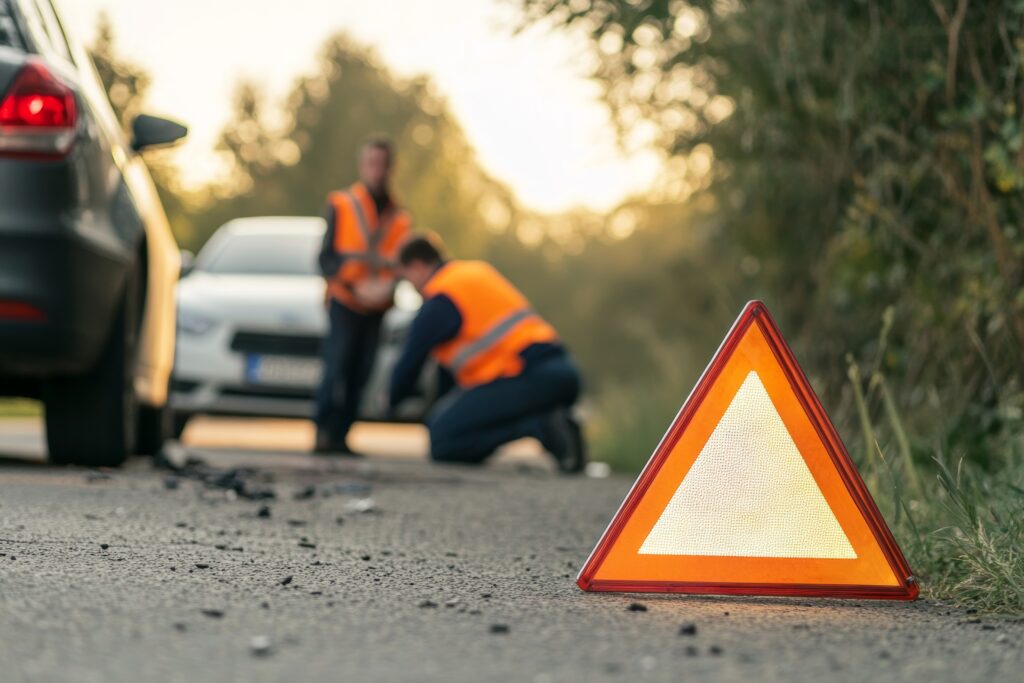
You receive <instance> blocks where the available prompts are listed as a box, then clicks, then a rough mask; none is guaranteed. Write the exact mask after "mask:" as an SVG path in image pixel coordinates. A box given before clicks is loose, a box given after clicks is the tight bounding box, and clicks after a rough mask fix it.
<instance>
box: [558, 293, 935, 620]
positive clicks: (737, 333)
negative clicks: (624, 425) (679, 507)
mask: <svg viewBox="0 0 1024 683" xmlns="http://www.w3.org/2000/svg"><path fill="white" fill-rule="evenodd" d="M751 325H757V326H758V328H759V329H760V331H761V333H762V334H763V335H764V337H765V339H766V340H767V342H768V345H769V347H770V348H771V350H772V352H773V354H774V355H775V358H776V360H777V361H778V363H779V366H780V368H781V369H782V372H783V374H784V375H785V376H786V379H787V380H788V381H789V384H790V386H791V387H792V389H793V392H794V394H795V395H796V397H797V400H798V401H799V403H800V405H801V407H802V408H803V410H804V412H805V413H806V415H807V418H808V419H809V420H810V422H811V424H812V425H813V426H814V428H815V431H816V432H817V434H818V437H819V438H820V439H821V443H822V445H823V446H824V448H825V450H826V452H827V453H828V455H829V457H830V458H831V460H832V463H833V465H834V466H835V468H836V470H837V472H838V474H839V476H840V478H841V480H842V481H843V483H844V484H845V485H846V488H847V491H848V492H849V494H850V496H851V498H852V499H853V501H854V503H855V504H856V506H857V508H858V510H859V511H860V513H861V515H862V516H863V518H864V521H865V522H866V523H867V525H868V527H869V528H870V530H871V532H872V534H873V535H874V537H875V540H876V541H877V543H878V546H879V548H880V549H881V551H882V554H883V555H884V557H885V559H886V561H887V562H888V563H889V566H890V568H891V569H892V571H893V573H894V574H895V576H896V577H897V578H901V579H902V585H897V586H864V585H845V584H843V585H824V584H790V583H785V584H781V583H709V582H687V581H634V580H608V579H596V578H595V574H597V572H598V569H599V568H600V567H601V564H602V563H603V562H604V559H605V558H606V557H607V555H608V553H609V552H610V551H611V548H612V547H613V546H614V545H615V542H616V541H617V540H618V538H619V534H620V533H621V532H622V530H623V528H624V527H625V525H626V523H627V522H628V520H629V518H630V517H631V515H632V513H633V511H634V510H635V509H636V508H637V506H638V505H639V504H640V501H641V500H642V499H643V497H644V494H645V493H646V492H647V490H648V488H649V487H650V486H651V484H652V483H653V482H654V480H655V479H656V478H657V476H658V474H659V472H660V471H661V468H662V466H663V465H664V464H665V461H666V460H667V459H668V457H669V455H670V454H671V453H672V450H673V448H674V447H675V445H676V443H677V442H678V441H679V438H680V437H681V435H682V434H683V432H684V431H685V430H686V428H687V426H688V425H689V423H690V420H691V419H692V418H693V416H694V414H695V413H696V411H697V408H698V407H699V406H700V404H701V403H702V401H703V400H704V398H705V397H706V395H707V393H708V392H709V390H710V389H711V387H712V385H713V384H714V383H715V380H716V379H717V378H718V376H719V374H721V372H722V370H723V369H724V367H725V366H726V364H727V363H728V362H729V360H730V358H731V357H732V354H733V352H734V351H735V350H736V347H737V346H738V345H739V342H740V340H741V339H742V337H743V334H744V333H745V332H746V330H747V329H748V328H749V327H750V326H751ZM576 583H577V584H578V585H579V587H580V588H581V589H583V590H584V591H599V592H656V593H693V594H713V595H775V596H809V597H811V596H813V597H845V598H866V599H889V600H913V599H915V598H916V597H917V596H918V593H919V592H920V588H919V586H918V582H917V579H916V577H915V576H914V575H913V573H912V572H911V570H910V566H909V565H908V564H907V561H906V558H904V556H903V553H902V551H901V550H900V548H899V545H898V544H897V543H896V539H895V538H894V537H893V535H892V532H891V531H890V530H889V527H888V526H887V525H886V523H885V520H884V519H883V517H882V514H881V512H880V511H879V510H878V506H877V505H876V504H875V501H874V499H873V498H872V497H871V494H870V492H869V491H868V489H867V486H866V485H865V484H864V480H863V479H862V478H861V476H860V473H859V472H858V471H857V468H856V467H855V466H854V464H853V461H852V460H851V459H850V455H849V453H848V452H847V450H846V447H845V446H844V445H843V442H842V440H841V439H840V438H839V434H838V433H837V432H836V429H835V426H834V425H833V424H832V421H831V420H830V419H829V417H828V414H827V413H826V412H825V409H824V408H823V407H822V405H821V401H819V399H818V396H817V394H815V392H814V390H813V388H812V387H811V384H810V382H809V381H808V379H807V376H806V375H805V374H804V372H803V370H802V369H801V368H800V365H799V364H798V363H797V361H796V358H795V357H794V356H793V352H792V351H791V350H790V348H789V345H788V344H786V341H785V339H783V337H782V334H781V333H780V332H779V329H778V327H777V326H776V324H775V321H774V320H772V318H771V315H770V314H769V313H768V309H767V308H766V307H765V305H764V304H763V303H762V302H760V301H756V300H755V301H751V302H749V303H748V304H747V305H746V306H745V307H744V308H743V311H742V312H741V313H740V316H739V317H738V318H737V319H736V322H735V323H733V326H732V328H731V329H730V330H729V333H728V334H727V335H726V337H725V339H724V340H723V342H722V344H721V346H719V348H718V351H717V352H716V353H715V355H714V357H713V358H712V359H711V362H710V363H709V364H708V366H707V368H706V369H705V370H704V372H703V374H702V375H701V377H700V379H699V380H698V381H697V384H696V386H694V388H693V390H692V391H691V392H690V395H689V396H688V397H687V399H686V401H685V402H684V403H683V406H682V408H680V410H679V412H678V414H677V415H676V417H675V419H674V420H673V421H672V424H671V426H670V427H669V428H668V431H666V433H665V435H664V436H663V437H662V439H661V442H660V443H659V444H658V446H657V447H656V448H655V450H654V453H653V454H652V455H651V458H650V459H649V460H648V462H647V464H646V465H645V466H644V469H643V471H642V472H641V473H640V475H639V476H638V477H637V479H636V481H635V482H634V484H633V486H632V488H631V489H630V491H629V493H628V494H627V495H626V498H625V500H623V502H622V504H621V505H620V506H619V509H618V511H617V512H616V513H615V516H614V517H613V518H612V521H611V523H609V525H608V527H607V528H606V529H605V532H604V534H602V536H601V540H600V541H598V543H597V545H596V546H595V547H594V550H593V551H592V552H591V554H590V556H589V557H588V558H587V561H586V562H585V563H584V565H583V567H582V568H581V569H580V572H579V575H578V576H577V579H576Z"/></svg>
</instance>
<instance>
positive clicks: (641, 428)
mask: <svg viewBox="0 0 1024 683" xmlns="http://www.w3.org/2000/svg"><path fill="white" fill-rule="evenodd" d="M883 334H884V330H883ZM882 346H884V344H883V345H882ZM848 367H849V373H848V376H849V380H850V387H851V388H852V393H853V408H854V410H851V411H847V412H849V413H850V414H851V415H850V417H851V419H850V420H849V421H848V423H845V424H844V425H842V426H841V428H840V429H841V433H842V436H843V439H844V441H845V442H846V444H847V446H848V448H849V449H850V451H851V455H852V457H853V458H854V461H855V462H856V464H857V466H858V469H859V471H860V473H861V476H862V477H863V478H864V480H865V482H866V483H867V485H868V487H869V489H870V490H871V492H872V495H873V496H874V498H875V501H876V503H877V504H878V506H879V509H880V510H881V511H882V514H883V515H884V517H885V519H886V521H887V522H888V524H889V526H890V528H891V529H892V532H893V534H894V535H895V536H896V539H897V540H898V542H899V544H900V546H901V548H902V549H903V551H904V553H905V554H906V556H907V561H908V562H909V563H910V566H911V568H912V570H913V571H914V573H915V575H916V576H917V577H918V579H919V581H920V585H921V590H922V595H923V596H925V597H928V598H933V599H938V600H942V601H944V602H949V603H951V604H955V605H959V606H963V607H969V608H974V609H977V610H979V611H980V612H986V613H992V614H1024V430H1022V429H1016V428H1014V429H1011V430H1010V431H1009V432H1008V433H1007V435H1004V436H1003V437H1002V438H999V439H993V440H991V441H989V442H986V444H985V447H986V448H987V450H983V451H981V452H978V451H975V452H973V453H972V454H971V457H967V456H965V455H963V454H959V453H946V452H944V451H943V447H941V446H937V445H934V444H941V443H946V442H948V441H949V440H948V439H943V438H939V439H937V440H933V441H931V442H929V443H930V444H932V445H929V446H926V447H922V446H920V443H919V442H920V439H915V435H914V434H913V433H912V432H911V431H910V430H908V429H907V427H906V425H905V421H904V419H903V418H902V417H901V415H900V413H899V411H898V410H897V407H896V402H895V400H894V398H893V392H892V390H891V387H890V386H889V384H888V382H887V380H886V378H885V377H884V376H883V375H882V374H881V372H880V371H879V370H878V369H877V368H878V366H877V365H876V366H875V369H874V370H872V371H871V372H870V373H869V374H868V376H867V377H863V376H862V375H861V372H860V370H859V368H858V366H857V365H856V364H855V363H854V362H853V360H852V359H848ZM674 374H675V373H674ZM657 385H658V386H653V387H652V386H648V385H645V386H643V387H639V388H636V387H633V388H629V387H614V388H612V389H606V390H605V391H604V392H603V393H602V395H600V396H599V397H598V400H597V404H596V405H597V413H598V415H597V417H598V419H596V420H595V421H594V423H595V424H594V427H593V429H592V430H591V434H590V435H591V437H592V442H593V449H592V451H593V454H594V458H595V459H597V460H602V461H604V462H607V463H608V464H609V465H611V466H612V468H613V469H615V470H618V471H620V472H629V473H636V472H638V471H639V470H640V468H641V467H643V465H644V464H645V463H646V462H647V459H648V458H649V457H650V455H651V453H652V452H653V450H654V448H655V446H656V445H657V443H658V440H659V439H660V438H661V436H662V435H663V434H664V432H665V430H666V429H667V427H668V425H669V424H670V422H671V420H672V417H673V416H674V415H675V413H676V411H677V410H678V409H679V407H680V406H681V405H682V403H683V401H684V400H685V393H681V392H680V391H676V389H679V387H685V386H686V385H685V384H675V385H674V382H670V381H665V382H658V383H657ZM673 385H674V386H673ZM669 387H670V388H671V390H670V389H669ZM683 391H685V389H683ZM872 408H873V409H874V410H872ZM952 418H953V416H951V415H943V416H942V418H941V419H936V418H935V416H931V417H930V418H929V419H928V420H927V422H928V423H929V424H931V425H933V426H934V431H935V432H936V433H938V434H939V436H940V437H942V436H947V435H943V434H942V432H943V430H947V431H948V430H955V429H957V427H956V425H957V424H958V421H957V420H955V419H952ZM858 423H859V427H860V434H859V437H860V438H859V439H857V438H856V436H857V435H856V425H857V424H858ZM1015 424H1016V423H1015ZM844 427H845V428H844ZM851 432H853V433H851ZM858 442H859V443H858Z"/></svg>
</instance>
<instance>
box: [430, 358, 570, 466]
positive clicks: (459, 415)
mask: <svg viewBox="0 0 1024 683" xmlns="http://www.w3.org/2000/svg"><path fill="white" fill-rule="evenodd" d="M579 393H580V375H579V371H578V370H577V369H576V366H575V365H574V364H573V362H572V360H570V358H569V356H568V354H566V353H564V352H560V353H555V354H552V355H550V356H546V357H544V358H538V359H536V360H535V361H534V362H532V363H531V364H530V365H529V366H527V368H526V370H525V371H524V372H523V373H522V374H521V375H518V376H517V377H508V378H503V379H499V380H495V381H494V382H491V383H489V384H482V385H480V386H476V387H472V388H471V389H466V390H458V389H457V390H455V391H453V392H452V393H451V394H449V395H447V396H445V397H444V398H443V399H442V400H441V401H440V402H439V403H438V405H437V407H436V408H434V410H433V411H432V413H431V415H430V417H428V418H427V428H428V429H429V430H430V457H431V458H432V459H433V460H436V461H438V462H458V463H480V462H483V461H484V460H485V459H486V458H487V456H489V455H490V454H491V453H493V452H494V451H495V449H497V448H498V446H501V445H502V444H505V443H508V442H510V441H515V440H516V439H520V438H523V437H526V436H532V437H537V438H540V436H541V435H542V434H543V431H544V427H545V421H546V419H547V418H548V417H549V416H550V414H551V413H552V412H553V411H554V410H556V409H558V408H560V407H568V406H571V405H572V404H573V403H575V402H576V399H577V397H578V396H579Z"/></svg>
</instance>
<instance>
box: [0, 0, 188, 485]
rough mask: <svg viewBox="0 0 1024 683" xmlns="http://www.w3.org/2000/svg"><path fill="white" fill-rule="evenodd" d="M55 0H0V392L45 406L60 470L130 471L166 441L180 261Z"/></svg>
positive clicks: (167, 124) (163, 139)
mask: <svg viewBox="0 0 1024 683" xmlns="http://www.w3.org/2000/svg"><path fill="white" fill-rule="evenodd" d="M185 132H186V131H185V128H184V127H182V126H181V125H179V124H176V123H173V122H171V121H167V120H165V119H159V118H156V117H151V116H140V117H138V118H137V119H136V120H135V121H134V125H133V134H132V136H131V139H128V136H127V135H125V134H124V133H123V132H122V130H121V126H120V124H119V122H118V120H117V117H116V116H115V114H114V112H113V110H112V108H111V106H110V103H109V101H108V99H107V95H106V92H105V90H104V88H103V86H102V84H101V82H100V80H99V77H98V76H97V74H96V70H95V68H94V67H93V64H92V61H91V60H90V58H89V56H88V55H87V53H86V52H85V50H84V49H82V47H81V45H80V44H79V43H77V42H76V41H75V40H74V39H73V38H72V37H71V36H69V35H68V33H67V31H66V26H64V25H62V24H61V22H60V20H59V18H58V16H57V13H56V11H55V10H54V7H53V4H52V2H51V0H0V395H9V396H26V397H31V398H39V399H42V401H43V402H44V405H45V409H46V432H47V441H48V444H49V451H50V457H51V459H52V460H54V461H58V462H73V463H81V464H87V465H117V464H120V463H121V462H122V461H124V459H125V458H126V457H128V455H130V454H132V453H148V452H154V451H155V450H156V449H158V448H159V446H160V444H161V443H162V441H163V438H164V436H165V435H166V432H167V429H168V426H169V420H168V419H167V418H168V410H167V390H168V382H169V378H170V372H171V366H172V364H173V359H174V320H175V313H174V285H175V283H176V281H177V278H178V271H179V268H180V258H179V254H178V251H177V247H176V245H175V242H174V238H173V237H172V235H171V232H170V228H169V226H168V223H167V217H166V215H165V214H164V211H163V208H162V207H161V205H160V201H159V199H158V197H157V193H156V190H155V188H154V186H153V182H152V180H151V179H150V176H149V173H148V171H147V170H146V167H145V165H144V163H143V162H142V159H141V158H140V157H139V154H138V153H139V151H140V150H143V149H145V148H148V147H153V146H156V145H163V144H168V143H171V142H174V141H175V140H177V139H179V138H181V137H183V136H184V135H185Z"/></svg>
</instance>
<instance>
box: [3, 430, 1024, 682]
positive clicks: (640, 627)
mask: <svg viewBox="0 0 1024 683" xmlns="http://www.w3.org/2000/svg"><path fill="white" fill-rule="evenodd" d="M190 429H193V428H190ZM232 429H235V430H236V431H235V432H234V436H231V430H232ZM288 429H291V430H293V432H294V433H292V434H291V436H288V435H287V434H286V432H287V430H288ZM303 429H304V427H302V426H301V425H300V426H295V425H294V424H293V425H291V426H287V425H283V424H275V423H266V424H264V425H262V426H260V425H252V424H249V425H241V426H240V425H238V424H237V423H226V424H225V425H222V426H220V427H218V426H217V425H216V424H213V423H211V424H206V425H200V426H197V427H196V428H194V429H193V431H190V433H188V434H186V439H187V441H189V442H190V443H191V445H190V447H189V448H188V450H187V451H185V450H180V449H178V450H173V451H172V452H171V456H172V457H171V460H172V461H173V462H177V463H179V464H180V463H182V462H183V461H184V458H185V457H187V456H189V455H191V456H193V457H199V458H202V459H203V460H204V461H206V463H207V465H206V466H199V465H195V466H191V467H188V468H186V469H185V470H184V471H181V472H179V473H178V474H173V473H171V472H170V471H169V470H166V469H158V468H156V467H154V465H153V464H152V463H151V462H150V461H148V460H138V461H134V462H132V463H130V464H129V465H128V466H127V467H125V468H124V469H122V470H120V471H117V472H110V473H106V472H103V473H99V472H92V471H87V470H81V469H73V468H54V467H50V466H48V465H45V464H43V463H42V462H41V461H40V455H41V448H42V446H41V438H40V436H39V431H38V425H36V424H35V423H34V422H32V421H14V422H0V679H2V680H3V681H5V682H6V683H13V682H15V681H76V682H86V681H103V682H109V681H140V680H145V681H164V680H167V681H177V680H180V681H214V680H216V681H231V680H245V681H281V680H289V681H293V682H296V683H297V682H298V681H317V680H347V681H360V680H363V681H397V680H426V681H433V680H436V681H481V680H509V681H538V682H541V681H569V680H586V681H591V680H596V681H603V680H608V681H633V680H664V681H680V680H701V681H816V682H817V681H822V680H827V681H829V682H830V683H834V682H838V681H869V680H878V681H882V680H885V681H923V680H926V681H929V683H936V682H940V681H957V682H960V681H1014V682H1017V683H1019V682H1020V681H1021V680H1022V678H1024V673H1022V672H1024V648H1022V647H1021V646H1022V641H1024V623H1021V622H1020V621H1014V620H997V619H993V618H987V617H986V618H978V616H977V615H973V614H967V613H965V612H964V611H962V610H957V609H953V608H950V607H948V606H945V605H942V604H938V603H935V602H933V601H929V600H921V601H918V602H916V603H883V602H854V601H832V600H814V601H811V600H787V599H736V598H694V597H683V596H645V595H608V594H603V595H600V594H584V593H582V592H580V591H579V590H578V589H577V587H576V586H575V583H574V581H573V579H574V577H575V573H576V571H577V569H578V568H579V566H580V564H581V563H582V562H583V560H584V559H585V557H586V555H587V554H588V553H589V551H590V549H591V547H592V545H593V544H594V543H595V541H596V540H597V538H598V536H599V535H600V533H601V531H602V530H603V528H604V526H605V525H606V524H607V522H608V520H609V519H610V517H611V515H612V514H613V513H614V511H615V509H616V508H617V506H618V504H619V502H620V501H621V499H622V497H623V496H624V494H625V492H626V490H627V489H628V487H629V485H630V481H629V480H628V479H626V478H620V477H610V478H606V479H589V478H575V479H568V478H563V477H559V476H557V475H554V474H552V473H551V471H550V468H549V467H548V465H547V463H546V462H545V461H544V460H543V459H541V458H540V457H538V456H537V455H536V454H535V453H529V452H525V453H524V452H522V450H521V449H519V450H517V452H516V453H514V454H511V455H508V454H506V455H504V456H502V457H501V458H500V459H499V460H498V462H497V463H495V464H494V465H492V466H489V467H486V468H483V469H477V470H467V469H456V468H439V467H434V466H430V465H429V464H427V463H426V462H425V461H424V459H423V457H422V455H421V452H422V451H421V450H416V449H422V447H423V437H422V433H421V432H419V431H417V430H415V429H414V428H406V429H405V430H404V431H403V430H401V429H399V430H389V429H387V428H379V427H378V428H375V429H364V430H362V432H361V433H360V434H359V435H358V436H359V438H358V439H357V442H358V443H360V445H362V447H363V448H365V449H366V450H368V451H372V452H373V453H374V456H373V457H371V458H369V459H367V460H366V461H361V462H353V461H347V460H340V459H332V458H314V457H312V456H307V455H305V454H303V453H300V452H287V450H286V448H287V446H288V445H289V443H291V444H292V446H293V448H294V447H295V446H296V445H302V444H303V443H304V442H303V441H302V439H303V438H305V437H303V434H304V433H305V432H304V431H303ZM282 430H283V431H282ZM232 440H235V441H237V442H238V443H242V444H243V445H244V448H243V449H242V450H237V449H236V450H231V449H227V448H225V447H224V446H225V445H226V443H228V442H231V441H232ZM204 444H205V445H204ZM213 445H218V446H219V447H216V448H215V447H213ZM260 447H262V448H263V449H262V450H260ZM403 451H404V452H403ZM239 467H243V468H252V469H251V470H243V471H240V472H239V471H235V472H232V471H231V469H232V468H239ZM270 492H273V494H274V495H275V496H276V498H275V499H268V500H253V499H251V498H258V497H259V496H263V495H269V493H270ZM239 494H241V495H239ZM246 496H248V498H247V497H246ZM261 508H264V512H263V513H262V514H263V515H264V516H261V512H260V511H261ZM266 515H269V516H266ZM634 604H638V605H641V606H642V607H643V609H641V608H637V607H634V608H632V609H631V606H632V605H634ZM691 625H692V626H694V627H695V630H696V632H695V633H694V634H689V631H690V630H691V629H689V628H688V627H690V626H691Z"/></svg>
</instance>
